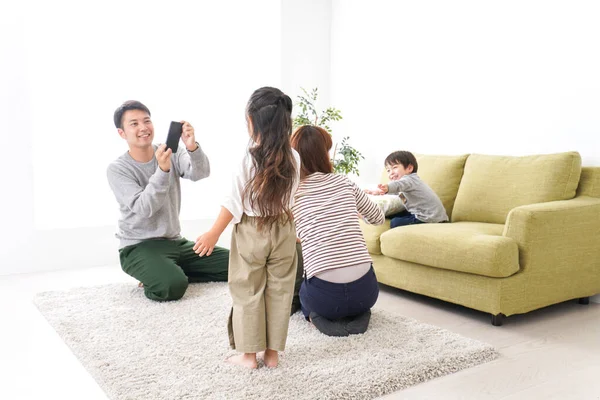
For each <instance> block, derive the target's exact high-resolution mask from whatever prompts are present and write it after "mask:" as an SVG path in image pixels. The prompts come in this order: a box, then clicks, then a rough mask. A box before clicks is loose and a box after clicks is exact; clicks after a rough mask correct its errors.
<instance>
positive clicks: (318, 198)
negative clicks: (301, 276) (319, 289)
mask: <svg viewBox="0 0 600 400" xmlns="http://www.w3.org/2000/svg"><path fill="white" fill-rule="evenodd" d="M292 211H293V213H294V220H295V221H296V232H297V234H298V237H299V238H300V241H301V243H302V256H303V258H304V271H305V274H306V277H307V278H311V277H313V276H314V275H315V274H318V273H319V272H323V271H326V270H328V269H333V268H341V267H349V266H353V265H358V264H362V263H370V262H371V261H372V260H371V256H370V255H369V252H368V251H367V246H366V244H365V240H364V238H363V235H362V231H361V230H360V225H359V222H358V221H359V213H360V214H361V215H362V217H363V219H364V220H365V222H367V223H369V224H374V225H381V224H383V222H384V221H385V216H384V215H383V211H382V210H381V209H380V208H379V207H378V206H377V205H376V204H375V203H373V202H372V201H371V200H370V199H369V198H368V196H367V195H366V194H365V193H364V192H363V191H362V190H360V189H359V187H358V186H357V185H356V184H355V183H354V182H352V181H350V180H349V179H348V178H347V177H345V176H344V175H337V174H323V173H320V172H316V173H314V174H311V175H309V176H307V177H306V178H304V179H303V180H302V181H300V186H299V187H298V191H297V192H296V196H295V199H294V206H293V208H292Z"/></svg>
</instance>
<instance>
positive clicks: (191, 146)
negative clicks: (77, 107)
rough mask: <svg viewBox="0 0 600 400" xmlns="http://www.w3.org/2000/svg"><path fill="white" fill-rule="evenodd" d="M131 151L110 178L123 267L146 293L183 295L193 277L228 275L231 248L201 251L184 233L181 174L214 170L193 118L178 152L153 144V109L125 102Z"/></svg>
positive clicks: (121, 123) (122, 119)
mask: <svg viewBox="0 0 600 400" xmlns="http://www.w3.org/2000/svg"><path fill="white" fill-rule="evenodd" d="M114 122H115V126H116V127H117V131H118V133H119V136H121V137H122V138H123V139H125V140H126V141H127V144H128V146H129V151H128V152H126V153H125V154H123V155H122V156H121V157H119V158H118V159H117V160H115V161H114V162H112V163H111V164H110V165H109V166H108V170H107V175H108V183H109V184H110V187H111V189H112V191H113V193H114V195H115V197H116V199H117V202H118V203H119V209H120V211H121V217H120V218H119V232H118V234H117V237H118V238H119V239H120V245H119V254H120V260H121V267H122V268H123V271H125V272H126V273H127V274H129V275H131V276H132V277H134V278H136V279H137V280H138V281H140V283H141V285H143V287H144V293H145V294H146V297H148V298H149V299H151V300H157V301H166V300H177V299H180V298H181V297H182V296H183V294H184V293H185V291H186V289H187V287H188V282H208V281H227V270H228V264H229V251H228V250H227V249H223V248H220V247H215V249H214V250H213V252H212V254H211V255H210V256H205V257H198V255H197V254H196V253H195V252H194V250H193V247H194V242H190V241H188V240H186V239H185V238H183V237H181V235H180V232H181V227H180V223H179V211H180V208H181V186H180V181H179V178H180V177H182V178H186V179H190V180H191V181H198V180H200V179H202V178H206V177H207V176H208V175H209V174H210V165H209V162H208V158H207V157H206V154H204V152H203V151H202V149H201V148H200V145H199V144H198V142H196V137H195V133H194V128H193V127H192V125H190V123H189V122H186V121H181V122H182V135H181V140H182V141H183V144H184V145H185V146H179V148H178V149H177V151H176V152H172V150H171V149H167V148H166V145H164V144H162V145H160V146H156V145H154V144H152V140H153V139H154V127H153V125H152V120H151V119H150V110H148V108H147V107H146V106H145V105H143V104H142V103H140V102H139V101H133V100H131V101H127V102H125V103H123V104H122V105H121V106H120V107H119V108H117V110H116V111H115V114H114Z"/></svg>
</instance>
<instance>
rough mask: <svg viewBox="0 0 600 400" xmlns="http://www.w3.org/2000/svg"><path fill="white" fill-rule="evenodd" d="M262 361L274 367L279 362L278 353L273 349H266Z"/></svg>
mask: <svg viewBox="0 0 600 400" xmlns="http://www.w3.org/2000/svg"><path fill="white" fill-rule="evenodd" d="M264 363H265V366H267V367H269V368H275V367H276V366H277V364H279V354H278V353H277V352H276V351H275V350H271V349H266V350H265V354H264Z"/></svg>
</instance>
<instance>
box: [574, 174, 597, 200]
mask: <svg viewBox="0 0 600 400" xmlns="http://www.w3.org/2000/svg"><path fill="white" fill-rule="evenodd" d="M577 196H591V197H600V167H583V168H581V178H580V179H579V186H578V187H577Z"/></svg>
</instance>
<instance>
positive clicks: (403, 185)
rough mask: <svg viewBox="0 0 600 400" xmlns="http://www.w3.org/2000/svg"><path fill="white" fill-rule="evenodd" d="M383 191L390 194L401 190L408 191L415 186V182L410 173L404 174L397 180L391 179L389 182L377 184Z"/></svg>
mask: <svg viewBox="0 0 600 400" xmlns="http://www.w3.org/2000/svg"><path fill="white" fill-rule="evenodd" d="M377 187H378V188H379V189H381V191H383V192H384V193H389V194H398V193H400V192H407V191H409V190H411V189H412V188H413V187H414V182H413V180H412V179H411V178H409V176H408V175H405V176H403V177H402V178H400V179H399V180H397V181H391V182H389V183H388V184H380V185H377Z"/></svg>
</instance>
